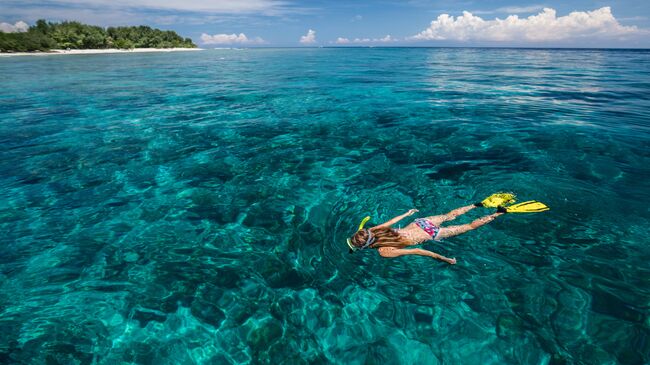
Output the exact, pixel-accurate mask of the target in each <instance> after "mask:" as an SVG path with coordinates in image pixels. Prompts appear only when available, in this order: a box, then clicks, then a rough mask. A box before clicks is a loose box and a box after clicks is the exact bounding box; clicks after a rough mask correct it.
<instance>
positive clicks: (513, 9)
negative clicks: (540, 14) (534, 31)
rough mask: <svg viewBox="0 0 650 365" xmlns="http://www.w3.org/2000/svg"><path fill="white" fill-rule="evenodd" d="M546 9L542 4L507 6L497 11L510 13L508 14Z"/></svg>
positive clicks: (496, 11)
mask: <svg viewBox="0 0 650 365" xmlns="http://www.w3.org/2000/svg"><path fill="white" fill-rule="evenodd" d="M542 9H544V7H543V6H541V5H530V6H506V7H503V8H498V9H496V10H495V11H494V12H495V13H508V14H521V13H532V12H534V11H539V10H542Z"/></svg>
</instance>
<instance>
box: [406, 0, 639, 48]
mask: <svg viewBox="0 0 650 365" xmlns="http://www.w3.org/2000/svg"><path fill="white" fill-rule="evenodd" d="M639 32H640V31H639V29H637V28H636V27H628V26H623V25H621V24H620V23H619V22H618V21H617V20H616V18H614V15H612V12H611V9H610V8H609V7H603V8H600V9H596V10H594V11H586V12H585V11H575V12H572V13H570V14H569V15H566V16H561V17H557V16H556V12H555V10H554V9H550V8H544V9H543V10H542V11H541V12H540V13H539V14H537V15H531V16H529V17H527V18H519V17H518V16H517V15H510V16H508V17H507V18H505V19H499V18H496V19H494V20H484V19H482V18H481V17H479V16H475V15H473V14H471V13H470V12H467V11H465V12H463V15H461V16H459V17H456V18H454V17H453V16H450V15H449V14H442V15H440V16H438V18H437V19H436V20H434V21H432V22H431V25H430V26H429V28H427V29H425V30H423V31H422V32H420V33H418V34H416V35H414V36H413V37H409V39H410V40H455V41H496V42H504V41H532V42H549V41H563V40H569V39H574V40H575V39H583V38H591V37H593V38H614V37H621V36H626V35H634V34H638V33H639Z"/></svg>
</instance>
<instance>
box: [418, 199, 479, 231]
mask: <svg viewBox="0 0 650 365" xmlns="http://www.w3.org/2000/svg"><path fill="white" fill-rule="evenodd" d="M474 208H476V206H474V204H472V205H468V206H465V207H460V208H456V209H454V210H452V211H451V212H449V213H447V214H442V215H434V216H431V217H426V219H428V220H430V221H431V222H432V223H433V224H435V225H436V226H440V224H442V223H443V222H447V221H452V220H454V219H456V217H458V216H461V215H463V214H465V213H467V212H469V211H470V210H472V209H474Z"/></svg>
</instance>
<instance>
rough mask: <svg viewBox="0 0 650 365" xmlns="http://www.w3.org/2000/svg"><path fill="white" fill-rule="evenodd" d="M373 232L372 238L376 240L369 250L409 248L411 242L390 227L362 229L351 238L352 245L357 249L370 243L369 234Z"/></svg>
mask: <svg viewBox="0 0 650 365" xmlns="http://www.w3.org/2000/svg"><path fill="white" fill-rule="evenodd" d="M368 231H370V232H372V238H373V239H374V240H375V242H374V243H372V244H371V245H370V246H368V248H380V247H397V248H402V247H406V246H408V244H409V242H408V241H407V240H406V239H405V238H404V237H402V236H400V234H399V233H397V231H396V230H394V229H392V228H388V227H373V228H370V229H362V230H360V231H357V232H356V233H355V234H353V235H352V237H350V243H352V245H353V246H355V247H357V248H361V247H363V245H365V244H366V242H368V238H369V236H370V235H369V234H368Z"/></svg>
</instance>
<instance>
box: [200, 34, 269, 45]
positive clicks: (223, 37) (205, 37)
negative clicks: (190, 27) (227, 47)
mask: <svg viewBox="0 0 650 365" xmlns="http://www.w3.org/2000/svg"><path fill="white" fill-rule="evenodd" d="M201 41H202V42H203V44H263V43H266V42H265V41H264V40H263V39H262V38H260V37H255V38H248V37H246V34H244V33H239V34H235V33H233V34H223V33H222V34H215V35H209V34H206V33H203V34H201Z"/></svg>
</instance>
